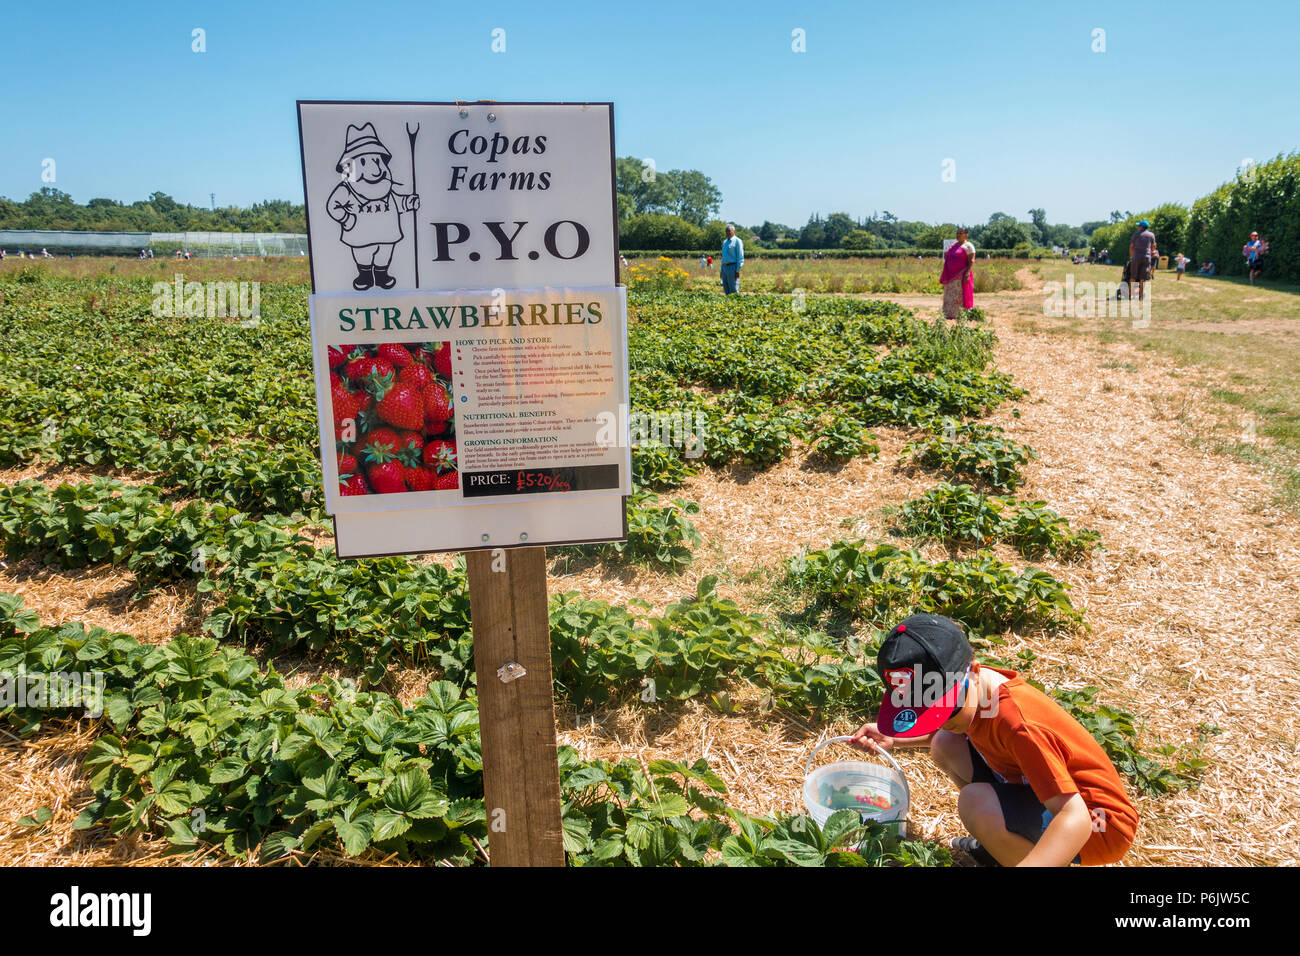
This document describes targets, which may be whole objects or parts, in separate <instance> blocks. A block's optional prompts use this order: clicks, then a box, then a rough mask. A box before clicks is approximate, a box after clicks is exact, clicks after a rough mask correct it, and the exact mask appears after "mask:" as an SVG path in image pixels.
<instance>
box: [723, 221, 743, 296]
mask: <svg viewBox="0 0 1300 956" xmlns="http://www.w3.org/2000/svg"><path fill="white" fill-rule="evenodd" d="M719 261H720V262H721V263H722V292H723V294H724V295H731V294H733V293H735V292H739V291H740V270H741V269H742V268H744V265H745V244H744V243H743V242H741V241H740V236H738V235H736V227H735V226H733V225H731V224H730V223H728V224H727V238H726V239H724V240H723V241H722V257H721V259H720V260H719Z"/></svg>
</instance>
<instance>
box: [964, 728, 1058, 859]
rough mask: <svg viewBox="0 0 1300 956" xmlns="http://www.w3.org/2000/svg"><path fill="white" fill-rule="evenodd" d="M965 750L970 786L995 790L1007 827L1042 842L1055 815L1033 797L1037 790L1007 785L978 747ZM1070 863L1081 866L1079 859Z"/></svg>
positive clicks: (968, 743)
mask: <svg viewBox="0 0 1300 956" xmlns="http://www.w3.org/2000/svg"><path fill="white" fill-rule="evenodd" d="M966 746H967V747H969V748H970V765H971V770H972V775H971V781H970V782H971V783H987V784H988V785H989V786H991V787H992V788H993V792H994V793H996V794H997V796H998V804H999V806H1001V807H1002V819H1003V820H1004V821H1005V822H1006V827H1007V829H1008V830H1010V831H1011V832H1012V833H1016V834H1019V835H1020V836H1022V837H1024V838H1025V839H1026V840H1028V841H1029V842H1030V843H1037V842H1038V841H1039V839H1041V838H1042V836H1043V832H1044V831H1045V830H1046V829H1047V825H1048V824H1049V823H1051V822H1052V812H1051V811H1050V810H1048V809H1047V807H1045V806H1043V805H1042V803H1040V802H1039V800H1038V797H1037V796H1035V795H1034V788H1033V787H1031V786H1029V784H1027V783H1007V781H1006V780H1005V779H1004V778H1003V777H1002V776H1001V775H1000V774H998V773H995V772H994V771H993V768H992V767H990V766H989V765H988V764H987V763H985V762H984V758H983V757H982V756H980V752H979V751H978V750H976V749H975V745H974V744H973V743H971V742H970V741H969V740H967V741H966ZM1071 862H1074V863H1078V862H1080V860H1079V857H1078V856H1077V855H1076V856H1075V858H1074V860H1072V861H1071Z"/></svg>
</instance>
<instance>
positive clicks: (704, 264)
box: [700, 256, 709, 272]
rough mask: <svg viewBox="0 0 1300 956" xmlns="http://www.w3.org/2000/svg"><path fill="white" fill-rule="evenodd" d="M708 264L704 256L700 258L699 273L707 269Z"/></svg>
mask: <svg viewBox="0 0 1300 956" xmlns="http://www.w3.org/2000/svg"><path fill="white" fill-rule="evenodd" d="M708 262H709V260H708V258H707V257H705V256H700V271H701V272H703V271H704V270H705V269H707V268H708Z"/></svg>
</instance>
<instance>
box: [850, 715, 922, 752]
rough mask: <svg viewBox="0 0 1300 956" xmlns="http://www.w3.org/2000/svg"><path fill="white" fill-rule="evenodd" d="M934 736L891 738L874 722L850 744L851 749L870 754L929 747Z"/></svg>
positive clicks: (854, 737) (864, 725)
mask: <svg viewBox="0 0 1300 956" xmlns="http://www.w3.org/2000/svg"><path fill="white" fill-rule="evenodd" d="M933 736H934V734H926V735H925V736H924V737H891V736H889V735H888V734H882V733H881V732H880V729H879V728H878V727H877V726H876V725H875V723H874V722H872V723H869V724H863V725H862V726H861V727H859V728H858V729H857V731H856V732H855V733H854V734H853V738H852V739H851V740H849V742H848V743H849V746H850V747H856V748H857V749H858V750H863V751H866V752H867V753H869V754H870V753H876V751H877V750H892V749H893V748H894V747H928V746H930V738H931V737H933Z"/></svg>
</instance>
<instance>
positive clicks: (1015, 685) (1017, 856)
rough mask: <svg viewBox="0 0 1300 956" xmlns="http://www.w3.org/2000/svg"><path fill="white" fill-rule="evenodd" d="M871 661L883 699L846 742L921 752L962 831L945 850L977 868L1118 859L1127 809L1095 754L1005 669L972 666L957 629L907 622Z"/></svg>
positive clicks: (1104, 761)
mask: <svg viewBox="0 0 1300 956" xmlns="http://www.w3.org/2000/svg"><path fill="white" fill-rule="evenodd" d="M877 665H878V669H879V673H880V676H881V678H882V679H883V680H884V681H885V684H886V689H887V691H888V693H887V694H886V695H885V699H884V701H883V703H882V704H881V707H880V716H879V717H878V718H877V719H876V721H875V722H874V723H869V724H865V725H863V726H862V728H861V729H859V730H858V732H857V733H856V734H854V736H853V741H852V743H853V744H854V745H855V746H857V747H859V748H860V749H862V750H866V751H868V752H874V751H875V750H876V749H877V748H879V749H886V750H887V749H889V748H891V747H918V746H929V748H930V754H931V756H932V757H933V758H934V762H935V763H936V764H938V765H939V768H940V769H941V770H943V771H944V772H945V773H946V774H948V776H949V777H951V778H952V779H953V782H954V783H956V784H957V787H958V789H959V794H958V797H957V812H958V814H959V816H960V817H961V821H962V823H963V824H965V826H966V829H967V830H968V831H970V834H971V836H969V837H959V838H957V839H955V840H953V841H952V845H953V847H954V849H959V850H964V851H966V852H967V853H969V854H970V855H971V856H972V857H974V858H975V860H976V862H978V863H981V864H983V865H985V866H998V865H1001V866H1068V865H1069V864H1070V863H1081V864H1083V865H1084V866H1096V865H1099V864H1103V863H1114V862H1116V861H1117V860H1119V859H1120V858H1122V857H1123V856H1124V854H1125V853H1127V852H1128V848H1129V847H1130V846H1131V845H1132V843H1133V837H1134V834H1136V832H1137V823H1138V815H1137V810H1135V809H1134V807H1133V803H1132V801H1130V800H1129V798H1128V795H1127V794H1126V793H1125V792H1124V784H1123V783H1122V782H1121V781H1120V777H1119V774H1118V773H1117V772H1116V770H1115V767H1114V765H1113V764H1112V763H1111V762H1110V758H1108V757H1107V756H1106V753H1105V751H1103V750H1102V749H1101V746H1100V745H1099V744H1098V743H1097V741H1096V740H1094V739H1093V737H1092V735H1091V734H1089V733H1088V731H1087V730H1086V729H1085V728H1084V727H1083V725H1082V724H1080V723H1079V722H1078V721H1077V720H1075V719H1074V718H1073V717H1071V716H1070V715H1069V714H1067V713H1066V712H1065V711H1064V710H1062V709H1061V707H1060V705H1058V704H1057V703H1056V702H1055V701H1053V700H1052V699H1051V698H1050V697H1048V696H1047V695H1046V694H1044V693H1043V692H1042V691H1039V690H1037V689H1036V688H1034V687H1032V686H1031V685H1029V684H1027V683H1026V682H1025V681H1024V679H1022V678H1021V677H1020V676H1019V675H1018V674H1016V672H1015V671H1005V670H1000V669H998V668H995V667H989V666H981V665H980V664H978V663H976V662H975V661H974V655H973V653H972V651H971V646H970V642H969V641H967V640H966V636H965V634H964V633H963V631H962V629H961V627H960V626H959V625H958V624H957V623H956V622H955V621H952V620H949V619H948V618H946V617H940V616H937V615H933V614H916V615H913V616H912V617H909V618H908V619H907V620H905V621H903V622H902V623H901V624H899V625H897V626H896V627H895V628H894V629H893V630H892V631H890V633H889V636H888V637H887V638H886V639H885V641H884V643H883V644H882V645H881V646H880V653H879V655H878V657H877Z"/></svg>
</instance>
